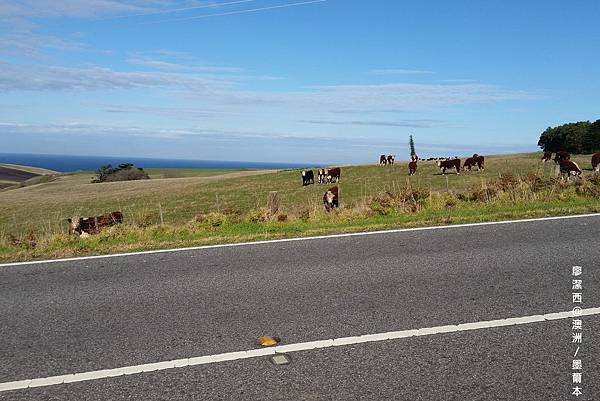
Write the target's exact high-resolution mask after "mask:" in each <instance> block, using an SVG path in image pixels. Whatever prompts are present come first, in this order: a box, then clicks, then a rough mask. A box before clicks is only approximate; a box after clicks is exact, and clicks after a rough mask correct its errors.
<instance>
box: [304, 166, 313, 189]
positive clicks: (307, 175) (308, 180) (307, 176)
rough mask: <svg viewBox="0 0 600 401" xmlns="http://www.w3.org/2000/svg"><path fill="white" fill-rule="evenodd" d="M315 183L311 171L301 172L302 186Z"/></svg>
mask: <svg viewBox="0 0 600 401" xmlns="http://www.w3.org/2000/svg"><path fill="white" fill-rule="evenodd" d="M314 183H315V174H314V173H313V171H312V170H304V171H302V186H303V187H304V186H306V185H310V184H314Z"/></svg>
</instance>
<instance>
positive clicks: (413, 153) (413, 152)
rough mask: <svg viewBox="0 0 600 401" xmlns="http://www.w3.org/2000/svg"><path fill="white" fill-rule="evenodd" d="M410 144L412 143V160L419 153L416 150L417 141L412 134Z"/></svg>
mask: <svg viewBox="0 0 600 401" xmlns="http://www.w3.org/2000/svg"><path fill="white" fill-rule="evenodd" d="M409 145H410V158H411V160H412V159H414V157H415V156H416V155H417V152H415V141H414V140H413V136H412V135H411V136H410V141H409Z"/></svg>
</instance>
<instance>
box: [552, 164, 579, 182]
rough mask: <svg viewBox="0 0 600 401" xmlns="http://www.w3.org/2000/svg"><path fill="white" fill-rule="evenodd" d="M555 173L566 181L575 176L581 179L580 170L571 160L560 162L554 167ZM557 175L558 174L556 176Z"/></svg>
mask: <svg viewBox="0 0 600 401" xmlns="http://www.w3.org/2000/svg"><path fill="white" fill-rule="evenodd" d="M556 168H557V172H558V173H559V174H560V175H561V176H562V177H564V176H566V177H567V179H568V178H569V177H571V176H575V177H578V178H581V174H582V171H581V168H579V166H578V165H577V163H575V162H573V161H571V160H561V161H560V162H559V163H558V165H557V166H556ZM557 175H558V174H557Z"/></svg>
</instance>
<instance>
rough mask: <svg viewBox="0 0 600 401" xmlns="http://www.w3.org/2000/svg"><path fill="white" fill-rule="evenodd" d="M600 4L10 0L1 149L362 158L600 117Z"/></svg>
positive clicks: (532, 132)
mask: <svg viewBox="0 0 600 401" xmlns="http://www.w3.org/2000/svg"><path fill="white" fill-rule="evenodd" d="M598 20H600V3H598V2H597V1H595V0H594V1H592V0H590V1H573V2H569V3H565V2H564V1H555V0H545V1H541V0H530V1H526V2H517V1H499V0H492V1H485V2H483V1H460V0H457V1H427V2H404V1H391V0H389V1H387V0H386V1H384V0H374V1H358V0H326V1H307V0H304V1H302V0H295V1H294V0H245V1H233V0H219V1H196V0H143V1H142V0H66V1H61V0H3V1H2V2H1V3H0V143H1V144H2V145H1V146H0V152H6V153H52V154H89V153H92V154H98V155H109V156H110V155H115V156H138V157H162V158H185V159H190V158H191V159H211V160H249V161H268V162H335V163H356V162H369V161H373V160H376V159H377V157H378V155H379V154H381V153H390V154H396V155H398V157H399V158H406V157H407V156H408V145H407V143H408V136H409V135H411V134H412V135H413V136H414V138H415V142H416V145H417V153H419V155H421V156H438V155H439V156H446V155H464V154H470V153H474V152H477V153H482V154H491V153H506V152H517V151H530V150H535V149H536V146H535V145H536V143H537V139H538V138H539V134H540V133H541V131H543V130H544V129H545V128H546V127H547V126H551V125H556V124H560V123H563V122H569V121H577V120H595V119H598V118H600V115H599V114H600V113H599V112H598V111H599V110H600V104H599V103H600V102H599V100H598V99H599V97H598V95H597V94H598V93H600V68H599V67H598V66H599V65H600V54H599V53H598V43H600V29H598V28H597V21H598Z"/></svg>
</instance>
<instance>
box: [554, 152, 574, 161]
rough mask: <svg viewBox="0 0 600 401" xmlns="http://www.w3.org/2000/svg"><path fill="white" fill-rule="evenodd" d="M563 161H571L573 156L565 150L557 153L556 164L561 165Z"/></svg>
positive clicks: (555, 156)
mask: <svg viewBox="0 0 600 401" xmlns="http://www.w3.org/2000/svg"><path fill="white" fill-rule="evenodd" d="M563 160H571V154H570V153H569V152H566V151H564V150H561V151H560V152H556V154H555V155H554V163H556V164H560V162H561V161H563Z"/></svg>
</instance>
